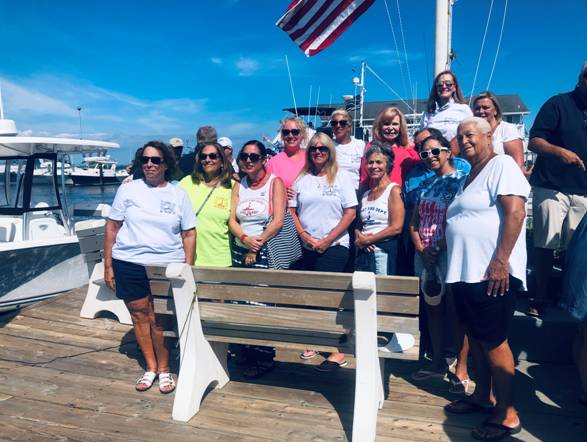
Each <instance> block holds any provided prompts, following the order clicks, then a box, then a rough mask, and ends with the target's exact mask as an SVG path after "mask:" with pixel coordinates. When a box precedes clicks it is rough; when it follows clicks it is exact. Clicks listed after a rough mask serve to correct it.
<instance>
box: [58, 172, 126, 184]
mask: <svg viewBox="0 0 587 442" xmlns="http://www.w3.org/2000/svg"><path fill="white" fill-rule="evenodd" d="M69 179H71V181H72V182H73V185H74V186H103V185H105V184H119V183H120V181H121V179H119V178H118V177H116V176H102V177H100V176H91V175H73V174H72V175H69Z"/></svg>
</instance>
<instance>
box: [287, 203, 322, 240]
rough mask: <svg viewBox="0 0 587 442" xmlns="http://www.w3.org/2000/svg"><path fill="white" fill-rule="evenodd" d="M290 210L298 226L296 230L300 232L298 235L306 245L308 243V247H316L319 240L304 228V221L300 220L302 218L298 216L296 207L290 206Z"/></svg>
mask: <svg viewBox="0 0 587 442" xmlns="http://www.w3.org/2000/svg"><path fill="white" fill-rule="evenodd" d="M288 210H289V213H290V215H291V217H292V219H293V222H294V225H295V226H296V232H298V236H299V237H300V239H301V240H302V242H303V243H304V244H306V245H308V247H310V248H312V249H314V247H315V245H316V243H317V242H318V240H317V239H316V238H314V237H313V236H312V235H310V234H309V233H308V232H307V231H306V230H304V227H303V226H302V223H301V222H300V219H299V218H298V214H297V212H296V208H295V207H290V208H289V209H288Z"/></svg>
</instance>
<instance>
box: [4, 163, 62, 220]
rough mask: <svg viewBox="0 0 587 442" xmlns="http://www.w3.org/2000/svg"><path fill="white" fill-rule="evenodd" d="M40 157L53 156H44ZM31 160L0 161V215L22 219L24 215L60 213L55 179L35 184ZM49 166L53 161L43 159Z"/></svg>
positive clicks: (35, 178) (59, 201) (36, 178)
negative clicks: (31, 213)
mask: <svg viewBox="0 0 587 442" xmlns="http://www.w3.org/2000/svg"><path fill="white" fill-rule="evenodd" d="M43 156H46V157H47V156H53V157H54V154H48V155H47V154H45V155H43ZM35 157H36V155H35V156H30V157H2V158H0V215H22V214H23V213H25V212H34V211H38V210H39V209H41V208H43V209H44V210H59V209H61V200H60V195H59V192H58V189H57V187H56V180H55V179H45V180H43V181H40V180H39V181H37V180H38V177H37V176H35V174H34V167H35V164H37V165H38V164H39V161H38V159H37V158H35ZM45 159H46V160H47V161H52V162H53V167H55V163H54V162H55V158H45Z"/></svg>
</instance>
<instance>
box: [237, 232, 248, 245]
mask: <svg viewBox="0 0 587 442" xmlns="http://www.w3.org/2000/svg"><path fill="white" fill-rule="evenodd" d="M247 236H248V235H247V234H246V233H243V234H242V235H241V236H240V237H239V240H240V242H242V243H243V244H244V241H245V238H246V237H247Z"/></svg>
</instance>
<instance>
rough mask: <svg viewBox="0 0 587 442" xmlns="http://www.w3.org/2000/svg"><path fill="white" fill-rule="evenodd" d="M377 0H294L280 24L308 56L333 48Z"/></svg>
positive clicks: (278, 23) (278, 24)
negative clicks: (336, 41) (339, 38)
mask: <svg viewBox="0 0 587 442" xmlns="http://www.w3.org/2000/svg"><path fill="white" fill-rule="evenodd" d="M374 2H375V0H294V1H293V2H292V3H291V4H290V5H289V7H288V8H287V11H286V13H285V14H284V16H283V17H281V18H280V19H279V21H278V22H277V23H276V25H277V26H278V27H279V28H281V29H283V30H284V31H285V32H287V34H288V35H289V37H290V38H291V39H292V40H293V41H294V43H295V44H297V45H298V46H299V47H300V49H301V50H302V51H304V53H305V54H306V55H307V56H312V55H316V54H317V53H318V52H320V51H321V50H323V49H325V48H327V47H328V46H330V45H331V44H332V43H334V41H335V40H336V39H337V38H338V37H339V36H340V35H341V34H342V33H343V32H344V31H346V29H347V28H348V27H349V26H350V25H352V24H353V23H354V21H355V20H357V19H358V18H359V17H360V16H361V15H362V14H363V12H365V11H366V10H367V9H368V8H369V7H370V6H371V5H372V4H373V3H374Z"/></svg>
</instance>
